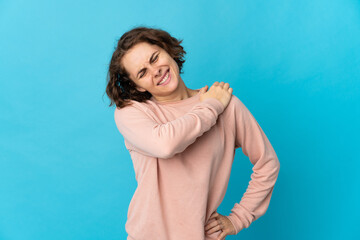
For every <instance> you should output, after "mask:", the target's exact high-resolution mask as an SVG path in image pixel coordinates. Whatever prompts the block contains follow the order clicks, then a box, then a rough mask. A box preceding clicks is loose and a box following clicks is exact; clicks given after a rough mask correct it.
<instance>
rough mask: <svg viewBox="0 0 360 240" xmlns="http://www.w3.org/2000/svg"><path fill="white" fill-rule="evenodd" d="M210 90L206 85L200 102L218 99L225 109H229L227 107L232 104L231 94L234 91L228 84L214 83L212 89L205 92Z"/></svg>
mask: <svg viewBox="0 0 360 240" xmlns="http://www.w3.org/2000/svg"><path fill="white" fill-rule="evenodd" d="M207 89H208V86H207V85H206V86H205V87H204V88H203V89H202V91H201V94H200V101H201V102H202V101H204V100H205V99H207V98H216V99H217V100H219V101H220V102H221V103H222V104H223V105H224V107H227V105H228V104H229V102H230V99H231V94H232V91H233V89H232V88H229V84H228V83H224V82H220V83H219V82H214V84H213V85H212V86H211V87H210V89H209V91H207V92H205V91H206V90H207Z"/></svg>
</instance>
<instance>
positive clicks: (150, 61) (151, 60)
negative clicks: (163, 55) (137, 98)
mask: <svg viewBox="0 0 360 240" xmlns="http://www.w3.org/2000/svg"><path fill="white" fill-rule="evenodd" d="M157 52H158V51H155V52H153V54H152V55H151V57H150V59H149V63H152V62H153V57H154V55H155V53H157ZM142 71H145V68H142V69H140V71H139V72H138V73H137V75H136V77H137V78H138V76H139V73H141V72H142Z"/></svg>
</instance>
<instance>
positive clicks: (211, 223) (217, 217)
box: [205, 211, 236, 240]
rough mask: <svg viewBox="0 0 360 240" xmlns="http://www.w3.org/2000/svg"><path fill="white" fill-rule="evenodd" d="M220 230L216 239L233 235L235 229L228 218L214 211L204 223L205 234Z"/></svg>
mask: <svg viewBox="0 0 360 240" xmlns="http://www.w3.org/2000/svg"><path fill="white" fill-rule="evenodd" d="M219 230H221V234H220V235H219V237H218V238H217V240H224V239H225V237H226V236H227V235H235V233H236V230H235V228H234V226H233V224H232V223H231V222H230V220H229V219H228V218H227V217H226V216H224V215H221V214H219V213H217V212H216V211H215V212H213V213H212V214H211V216H210V218H209V220H208V222H207V224H206V225H205V232H206V234H211V233H213V232H216V231H219Z"/></svg>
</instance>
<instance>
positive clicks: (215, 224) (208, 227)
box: [205, 220, 219, 231]
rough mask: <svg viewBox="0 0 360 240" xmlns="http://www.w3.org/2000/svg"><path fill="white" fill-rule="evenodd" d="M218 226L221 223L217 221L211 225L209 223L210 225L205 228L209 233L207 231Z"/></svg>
mask: <svg viewBox="0 0 360 240" xmlns="http://www.w3.org/2000/svg"><path fill="white" fill-rule="evenodd" d="M217 225H219V222H218V221H217V220H215V221H212V222H211V223H208V224H207V225H206V226H205V231H207V230H209V229H211V228H213V227H215V226H217Z"/></svg>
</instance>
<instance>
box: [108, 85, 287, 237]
mask: <svg viewBox="0 0 360 240" xmlns="http://www.w3.org/2000/svg"><path fill="white" fill-rule="evenodd" d="M198 90H200V89H198ZM132 102H133V105H132V106H127V107H125V108H122V109H120V108H116V109H115V112H114V119H115V122H116V126H117V128H118V130H119V131H120V133H121V134H122V136H123V137H124V143H125V146H126V148H127V149H128V151H129V153H130V155H131V159H132V161H133V166H134V170H135V176H136V180H137V183H138V186H137V188H136V190H135V193H134V195H133V198H132V199H131V202H130V205H129V209H128V215H127V222H126V224H125V229H126V232H127V234H128V237H127V239H128V240H211V239H216V237H217V236H219V234H220V231H217V232H215V233H212V234H210V235H206V234H205V231H204V227H205V223H206V222H207V221H208V219H209V217H210V215H211V213H213V212H214V211H215V210H216V209H217V208H218V206H219V205H220V204H221V202H222V200H223V198H224V196H225V192H226V189H227V186H228V181H229V177H230V172H231V166H232V163H233V159H234V155H235V149H236V148H239V147H241V149H242V151H243V153H244V154H245V155H246V156H248V157H249V160H250V161H251V163H252V164H253V165H254V166H253V168H252V170H253V173H252V174H251V181H250V182H249V185H248V188H247V190H246V192H245V193H244V195H243V197H242V198H241V201H240V202H239V203H235V205H234V207H233V209H231V213H230V215H229V216H227V217H228V218H229V220H230V221H231V222H232V224H233V225H234V227H235V229H236V233H238V232H240V231H241V230H242V229H243V228H247V227H249V225H250V224H251V223H252V222H253V221H254V220H256V219H258V218H259V217H260V216H262V215H263V214H264V213H265V212H266V210H267V208H268V206H269V203H270V198H271V195H272V192H273V188H274V184H275V182H276V179H277V176H278V173H279V170H280V163H279V160H278V158H277V156H276V153H275V151H274V149H273V147H272V145H271V144H270V142H269V140H268V138H267V137H266V135H265V134H264V132H263V131H262V129H261V127H260V126H259V124H258V123H257V121H256V120H255V118H254V117H253V115H252V114H251V113H250V112H249V110H248V109H247V108H246V107H245V105H244V104H243V103H242V102H241V101H240V100H239V99H238V98H237V97H236V96H235V95H232V97H231V100H230V103H229V105H228V106H227V107H226V108H224V106H223V105H222V103H221V102H220V101H218V100H217V99H214V98H209V99H206V100H205V101H203V102H200V93H198V94H196V95H195V96H192V97H190V98H187V99H184V100H179V101H174V102H158V101H156V100H155V99H154V98H151V99H150V100H148V101H146V102H145V103H140V102H137V101H132Z"/></svg>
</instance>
